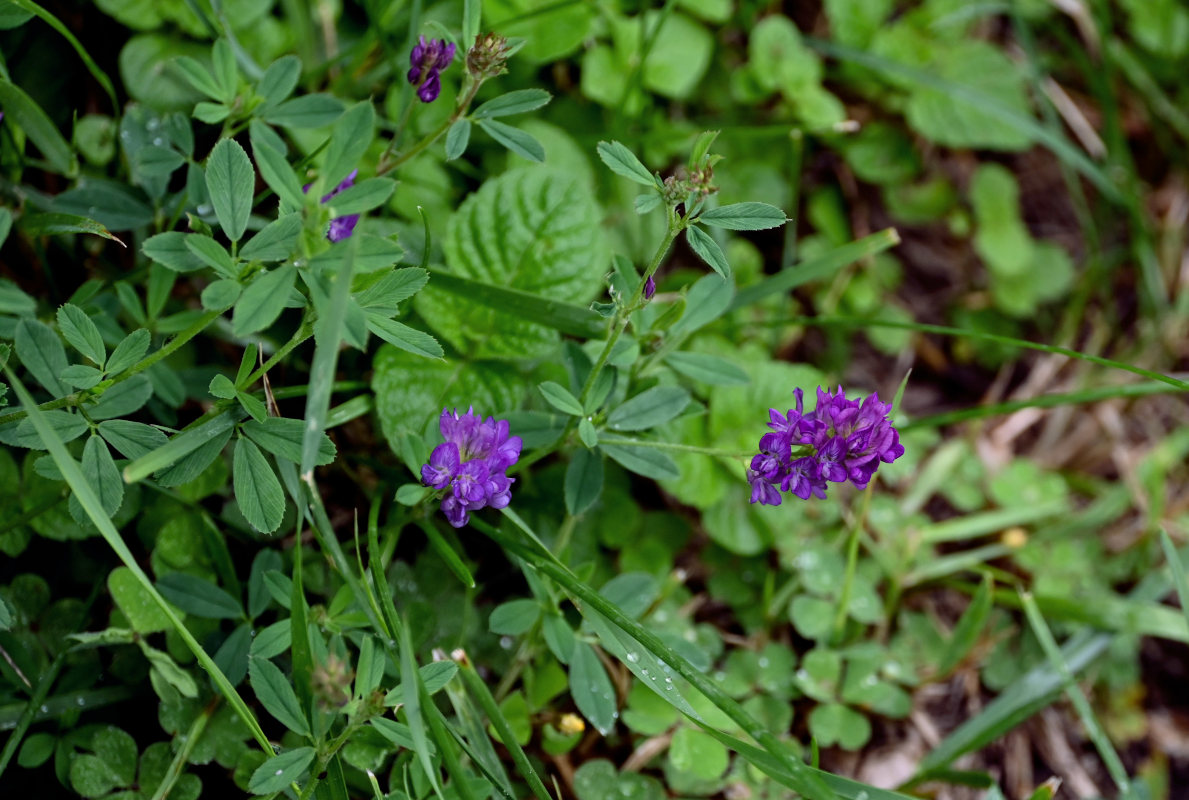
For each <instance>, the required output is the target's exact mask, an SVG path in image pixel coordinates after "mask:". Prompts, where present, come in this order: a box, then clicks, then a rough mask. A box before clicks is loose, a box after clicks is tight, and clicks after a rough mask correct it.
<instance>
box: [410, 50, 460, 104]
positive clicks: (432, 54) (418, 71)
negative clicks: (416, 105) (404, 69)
mask: <svg viewBox="0 0 1189 800" xmlns="http://www.w3.org/2000/svg"><path fill="white" fill-rule="evenodd" d="M453 60H454V45H453V44H447V43H446V40H445V39H430V40H429V41H426V39H425V37H424V36H422V37H421V38H420V40H419V41H418V43H417V44H415V45H414V46H413V52H412V53H410V54H409V64H410V65H411V66H412V69H410V70H409V83H411V84H413V85H414V86H416V87H417V96H418V97H419V98H421V102H422V103H432V102H433V101H434V100H437V99H438V93H439V92H441V91H442V81H441V74H442V70H444V69H445V68H446V67H448V66H450V62H451V61H453Z"/></svg>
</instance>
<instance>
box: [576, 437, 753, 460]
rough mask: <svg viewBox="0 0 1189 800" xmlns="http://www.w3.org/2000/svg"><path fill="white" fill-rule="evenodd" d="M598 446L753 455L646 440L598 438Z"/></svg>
mask: <svg viewBox="0 0 1189 800" xmlns="http://www.w3.org/2000/svg"><path fill="white" fill-rule="evenodd" d="M599 444H614V445H619V446H621V447H653V448H656V449H657V450H675V451H677V452H680V453H701V454H702V455H705V456H719V457H721V458H751V456H752V455H754V453H739V452H736V451H734V450H723V449H722V448H719V447H699V446H697V445H693V444H676V443H674V442H656V441H650V440H648V439H620V438H607V437H605V436H600V437H599Z"/></svg>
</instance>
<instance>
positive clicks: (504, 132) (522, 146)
mask: <svg viewBox="0 0 1189 800" xmlns="http://www.w3.org/2000/svg"><path fill="white" fill-rule="evenodd" d="M478 124H479V127H480V128H482V129H483V130H484V131H485V132H486V133H487V135H488V136H490V137H491V138H492V139H495V140H496V141H497V142H499V143H500V144H502V145H503V146H504V147H506V148H508V149H509V150H511V151H512V152H513V153H515V154H516V155H518V156H520V157H522V158H527V159H528V160H529V161H535V162H536V163H538V164H539V163H541V162H542V161H544V160H545V148H544V147H543V146H542V145H541V143H540V142H538V141H537V140H536V139H535V138H533V136H532V134H529V133H527V132H525V131H522V130H521V129H520V128H514V127H512V126H511V125H508V124H505V123H503V122H500V121H499V120H494V119H481V120H478Z"/></svg>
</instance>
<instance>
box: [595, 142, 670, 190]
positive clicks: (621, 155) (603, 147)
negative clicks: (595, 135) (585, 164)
mask: <svg viewBox="0 0 1189 800" xmlns="http://www.w3.org/2000/svg"><path fill="white" fill-rule="evenodd" d="M597 151H598V154H599V158H600V159H601V160H602V162H603V163H604V164H606V165H607V168H608V169H610V170H611V171H612V172H614V173H615V174H616V175H622V176H623V177H625V178H627V179H629V180H632V181H635V182H636V183H638V184H640V185H641V186H652V187H655V186H656V177H655V176H654V175H653V174H652V173H651V172H649V171H648V167H646V166H644V165H643V164H641V163H640V159H638V158H636V156H635V154H634V153H632V151H631V150H629V149H627V148H626V147H624V146H623V145H622V144H620V143H619V142H599V145H598V148H597Z"/></svg>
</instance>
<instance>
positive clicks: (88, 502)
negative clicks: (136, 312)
mask: <svg viewBox="0 0 1189 800" xmlns="http://www.w3.org/2000/svg"><path fill="white" fill-rule="evenodd" d="M4 374H5V375H6V376H7V378H8V382H9V385H10V386H11V387H12V388H13V391H14V392H16V395H17V397H18V398H19V400H20V402H21V405H22V406H24V407H25V409H26V410H27V411H28V413H29V421H30V423H32V425H33V427H34V429H35V430H36V431H37V433H38V435H39V436H41V439H42V441H43V442H44V443H45V445H46V449H48V450H49V453H50V456H51V457H52V458H53V459H54V464H55V465H56V466H57V467H58V470H59V471H60V472H61V473H62V477H63V478H64V479H65V480H66V483H67V484H68V485H69V486H70V489H71V491H73V492H74V496H75V497H76V498H78V501H79V504H80V505H82V507H83V510H84V511H85V512H86V514H87V517H88V518H89V519H90V520H91V522H92V523H93V524H94V525H95V527H96V528H98V529H99V533H100V534H101V535H102V536H103V538H104V539H105V540H106V541H107V543H108V545H109V546H110V547H111V549H112V550H114V551H115V553H116V555H117V556H118V557H119V559H120V561H121V562H123V564H124V566H126V567H128V569H129V570H131V572H132V574H133V576H134V577H135V578H136V580H137V582H138V583H140V585H141V586H142V587H143V588H144V590H145V591H146V592H148V594H149V596H150V597H152V598H153V601H154V602H155V603H156V604H157V606H158V607H159V608H160V609H161V612H162V613H163V614H164V615H165V617H166V619H168V620H169V624H170V625H171V626H173V629H174V630H175V631H176V632H177V634H178V636H179V637H181V639H182V641H183V642H185V643H186V647H188V648H189V649H190V652H192V653H193V654H194V657H195V658H196V659H198V663H199V664H201V665H202V668H203V669H205V670H206V671H207V673H208V674H209V675H210V676H211V679H212V680H213V681H214V682H215V685H216V686H217V687H218V689H219V692H220V693H221V694H222V695H223V697H224V698H225V699H226V700H227V702H228V703H230V704H231V707H232V708H233V709H234V710H235V713H236V714H237V715H238V716H239V718H240V719H242V720H243V722H244V724H245V725H247V726H248V730H249V731H250V732H251V734H252V736H253V738H255V739H256V741H257V743H258V744H259V745H260V747H261V748H262V749H263V750H264V752H265V754H267V755H269V756H272V755H275V753H274V752H273V749H272V744H270V743H269V741H268V737H267V736H265V735H264V731H263V730H262V729H261V727H260V723H259V722H257V720H256V715H255V714H253V713H252V710H251V709H250V708H248V704H247V703H245V702H244V699H243V698H242V697H240V694H239V692H237V691H236V690H235V687H234V686H232V685H231V682H230V681H228V680H227V676H226V675H224V674H223V671H222V670H221V669H219V667H218V665H217V664H215V662H214V659H212V658H211V657H210V655H208V654H207V652H206V650H204V649H203V647H202V645H201V644H199V643H198V640H197V639H195V638H194V634H192V633H190V629H189V628H187V627H186V626H185V624H184V623H183V622H182V621H181V620H180V619H178V616H177V614H175V613H174V611H173V607H172V606H171V605H169V603H167V602H166V601H165V598H164V597H162V596H161V594H160V592H158V591H157V587H156V586H154V585H153V582H152V581H151V580H149V576H148V575H146V574H145V571H144V570H143V569H141V566H140V564H139V562H137V560H136V557H135V556H133V554H132V551H131V550H129V549H128V545H126V544H125V543H124V540H123V539H122V538H120V532H119V531H117V530H116V527H115V526H114V525H113V524H112V521H111V519H110V518H108V516H107V514H106V513H104V511H103V504H102V503H100V502H99V498H98V497H97V496H96V495H95V490H94V489H92V488H91V484H90V483H88V482H87V479H86V478H84V477H83V473H82V470H80V469H79V466H78V462H76V461H75V460H74V459H73V458H72V457H71V455H70V453H69V452H67V450H66V445H64V444H62V440H61V439H60V438H58V436H57V435H56V434H55V433H54V429H53V428H51V427H50V425H49V423H48V422H46V420H45V416H44V414H43V412H42V411H41V410H40V409H39V408H37V406H36V405H35V404H34V402H33V397H32V396H31V395H30V394H29V390H28V389H26V388H25V385H24V384H23V383H21V381H20V380H19V379H18V378H17V376H16V375H15V374H13V372H12V370H11V369H9V368H8V367H5V368H4Z"/></svg>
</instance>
